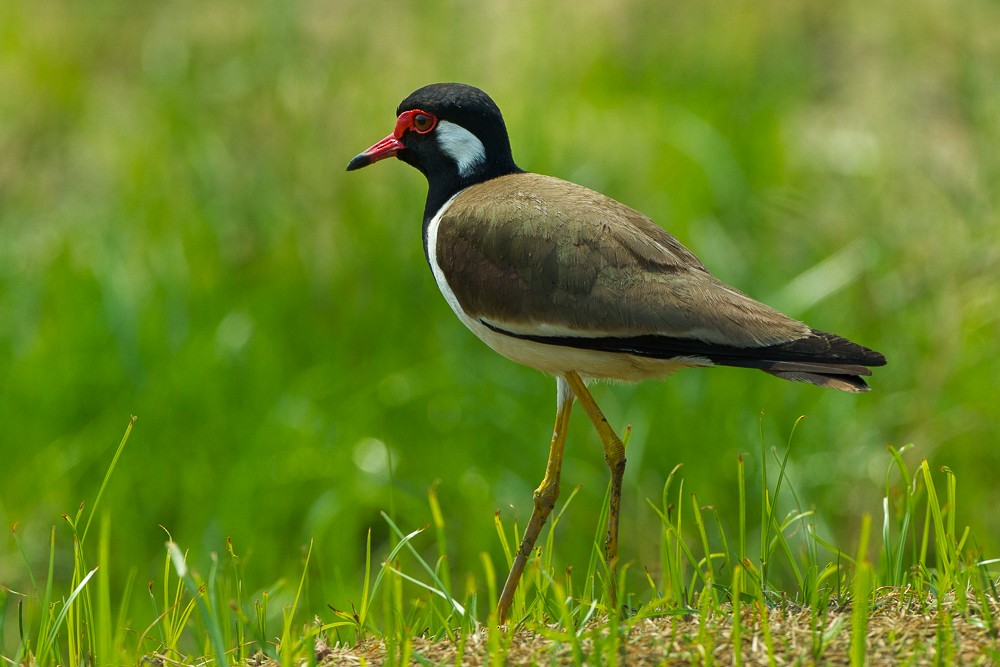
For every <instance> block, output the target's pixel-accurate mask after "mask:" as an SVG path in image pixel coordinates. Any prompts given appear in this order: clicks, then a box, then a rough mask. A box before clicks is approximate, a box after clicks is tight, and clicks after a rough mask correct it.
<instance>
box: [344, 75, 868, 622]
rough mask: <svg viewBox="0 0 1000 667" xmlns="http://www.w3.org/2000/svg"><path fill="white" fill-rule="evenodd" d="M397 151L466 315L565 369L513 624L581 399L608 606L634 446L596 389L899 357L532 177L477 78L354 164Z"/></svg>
mask: <svg viewBox="0 0 1000 667" xmlns="http://www.w3.org/2000/svg"><path fill="white" fill-rule="evenodd" d="M390 157H396V158H397V159H399V160H402V161H403V162H405V163H406V164H409V165H411V166H413V167H415V168H416V169H417V170H419V171H420V172H421V173H423V175H424V176H425V177H426V179H427V186H428V187H427V199H426V202H425V204H424V212H423V226H422V231H423V245H424V253H425V257H426V260H427V263H428V265H429V266H430V270H431V273H432V274H433V277H434V280H435V282H436V283H437V286H438V287H439V288H440V291H441V293H442V295H443V296H444V298H445V300H446V301H447V303H448V305H449V306H450V307H451V309H452V310H453V311H454V312H455V315H457V316H458V319H459V320H461V322H462V323H463V324H464V325H465V326H466V327H468V328H469V329H470V330H471V331H472V333H474V334H475V335H476V336H477V337H479V338H480V339H481V340H482V341H483V342H484V343H486V345H488V346H489V347H491V348H492V349H493V350H495V351H496V352H498V353H500V354H501V355H503V356H504V357H507V358H508V359H510V360H512V361H514V362H517V363H519V364H523V365H525V366H529V367H532V368H535V369H538V370H540V371H543V372H544V373H547V374H549V375H551V376H553V377H554V378H555V380H556V419H555V424H554V426H553V434H552V440H551V443H550V446H549V455H548V460H547V463H546V468H545V475H544V477H543V479H542V482H541V483H540V484H539V486H538V488H537V489H536V490H535V492H534V496H533V509H532V512H531V516H530V518H529V520H528V524H527V526H526V527H525V530H524V534H523V537H522V540H521V543H520V545H519V547H518V550H517V552H516V554H515V557H514V561H513V565H512V567H511V571H510V574H509V575H508V577H507V580H506V582H505V584H504V588H503V591H502V593H501V595H500V598H499V600H498V603H497V610H496V613H497V617H498V619H499V622H500V623H501V624H503V623H504V622H506V621H507V619H508V616H509V614H510V611H511V605H512V602H513V599H514V592H515V590H516V588H517V585H518V582H519V581H520V578H521V574H522V572H523V571H524V568H525V565H526V563H527V562H528V560H529V558H530V555H531V553H532V551H533V550H534V545H535V541H536V539H537V538H538V535H539V533H540V531H541V529H542V527H543V525H544V524H545V522H546V520H547V518H548V516H549V514H550V513H551V511H552V509H553V507H554V505H555V503H556V500H557V498H558V496H559V484H560V474H561V469H562V461H563V452H564V448H565V441H566V429H567V424H568V422H569V418H570V411H571V408H572V407H573V404H574V402H575V401H579V403H580V405H581V407H582V408H583V410H584V412H585V413H586V414H587V417H588V418H589V420H590V421H591V423H592V424H593V426H594V428H595V430H596V431H597V434H598V436H599V437H600V439H601V442H602V444H603V447H604V454H605V461H606V463H607V465H608V468H609V469H610V473H611V485H610V493H609V508H608V522H607V537H606V539H605V543H604V551H605V559H606V563H607V567H608V572H609V575H608V584H607V585H608V600H609V603H608V604H609V605H612V608H613V606H614V605H616V604H617V602H616V589H615V580H616V576H615V572H616V567H617V561H618V525H619V509H620V501H621V489H622V478H623V475H624V473H625V462H626V459H625V448H624V446H623V444H622V440H621V438H620V437H619V436H618V435H617V433H616V432H615V431H614V429H613V428H612V427H611V426H610V424H609V423H608V420H607V419H606V418H605V416H604V415H603V413H602V412H601V409H600V407H599V406H598V405H597V403H596V401H595V400H594V398H593V396H592V395H591V393H590V390H589V389H588V387H587V384H588V383H590V382H593V381H600V380H617V381H625V382H638V381H641V380H646V379H662V378H664V377H666V376H668V375H670V374H672V373H674V372H675V371H678V370H680V369H682V368H687V367H710V366H735V367H740V368H750V369H759V370H761V371H764V372H765V373H769V374H770V375H773V376H775V377H778V378H781V379H783V380H790V381H796V382H806V383H810V384H813V385H818V386H821V387H830V388H833V389H838V390H840V391H844V392H850V393H859V392H864V391H868V390H869V387H868V384H867V383H866V382H865V380H864V377H867V376H870V375H871V374H872V371H871V368H872V367H877V366H883V365H885V363H886V359H885V357H884V356H883V355H882V354H881V353H879V352H876V351H875V350H872V349H869V348H867V347H863V346H862V345H859V344H857V343H854V342H852V341H850V340H848V339H846V338H843V337H841V336H838V335H836V334H833V333H827V332H824V331H819V330H817V329H813V328H811V327H809V326H807V325H806V324H804V323H802V322H800V321H798V320H795V319H793V318H791V317H789V316H787V315H785V314H783V313H781V312H779V311H778V310H775V309H774V308H771V307H770V306H767V305H765V304H763V303H761V302H759V301H756V300H754V299H752V298H751V297H749V296H747V295H746V294H744V293H742V292H740V291H739V290H737V289H736V288H734V287H731V286H730V285H728V284H726V283H724V282H723V281H721V280H719V279H718V278H716V277H715V276H713V275H712V274H711V273H710V272H709V270H708V269H707V268H706V267H705V265H704V264H702V262H701V261H700V260H699V259H698V258H697V257H696V256H695V255H694V254H692V253H691V252H690V251H689V250H688V249H687V248H685V247H684V246H683V245H682V244H681V243H680V242H679V241H678V240H677V239H676V238H674V237H673V236H672V235H670V234H669V233H668V232H667V231H666V230H665V229H664V228H663V227H661V226H659V225H658V224H656V223H655V222H653V220H651V219H650V218H649V217H647V216H645V215H643V214H642V213H640V212H638V211H636V210H634V209H632V208H630V207H629V206H626V205H625V204H622V203H620V202H618V201H616V200H614V199H612V198H610V197H607V196H605V195H603V194H600V193H598V192H596V191H594V190H591V189H589V188H586V187H584V186H582V185H577V184H575V183H571V182H568V181H565V180H561V179H559V178H555V177H552V176H545V175H541V174H536V173H531V172H528V171H524V170H523V169H521V168H520V167H518V166H517V164H516V163H515V162H514V158H513V154H512V151H511V145H510V139H509V136H508V133H507V127H506V125H505V123H504V119H503V116H502V115H501V113H500V109H499V107H498V106H497V104H496V103H495V102H494V101H493V99H492V98H491V97H490V96H489V95H487V94H486V93H485V92H484V91H482V90H480V89H479V88H476V87H474V86H471V85H467V84H462V83H435V84H430V85H426V86H423V87H421V88H419V89H417V90H416V91H414V92H413V93H411V94H410V95H409V96H407V97H406V99H404V100H403V101H402V102H401V103H400V105H399V107H398V108H397V109H396V122H395V126H394V128H393V130H392V133H391V134H389V135H388V136H387V137H385V138H384V139H382V140H381V141H378V142H376V143H375V144H374V145H372V146H371V147H370V148H368V149H367V150H365V151H363V152H362V153H360V154H358V155H357V156H355V157H354V158H353V159H352V160H351V161H350V162H349V164H348V165H347V170H348V171H354V170H357V169H361V168H363V167H367V166H369V165H371V164H374V163H375V162H378V161H380V160H384V159H386V158H390Z"/></svg>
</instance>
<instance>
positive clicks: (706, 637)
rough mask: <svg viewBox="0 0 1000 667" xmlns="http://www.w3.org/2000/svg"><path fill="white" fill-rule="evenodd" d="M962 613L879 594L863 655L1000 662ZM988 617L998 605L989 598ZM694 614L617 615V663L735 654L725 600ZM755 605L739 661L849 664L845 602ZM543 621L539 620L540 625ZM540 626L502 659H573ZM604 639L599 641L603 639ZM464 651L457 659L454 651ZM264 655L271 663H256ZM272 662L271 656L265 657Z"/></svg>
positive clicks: (478, 641)
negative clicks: (819, 610)
mask: <svg viewBox="0 0 1000 667" xmlns="http://www.w3.org/2000/svg"><path fill="white" fill-rule="evenodd" d="M968 604H969V608H968V613H966V614H962V613H960V611H959V610H958V609H957V608H956V604H955V603H954V601H952V602H948V603H945V604H943V605H942V606H941V608H940V609H938V607H937V605H936V603H935V602H933V601H932V600H929V599H925V600H921V599H917V598H916V597H915V596H908V595H905V594H900V593H899V592H898V591H895V590H893V591H890V592H887V593H885V594H883V595H880V596H879V597H878V598H877V599H876V601H875V603H874V604H873V606H872V609H871V614H870V617H869V624H868V633H867V640H866V644H867V651H866V655H867V659H868V664H872V665H889V664H908V665H938V664H961V665H992V664H995V663H997V662H1000V642H998V639H997V637H998V630H1000V628H997V627H995V626H994V627H992V628H991V627H989V626H988V623H987V622H986V621H985V620H984V616H986V615H984V614H981V613H980V611H981V610H979V609H977V607H976V602H975V601H974V600H971V599H970V600H969V603H968ZM991 605H992V607H993V609H992V613H993V618H996V616H997V614H1000V605H998V603H997V602H996V601H995V600H993V601H991ZM720 609H721V611H722V613H719V614H713V615H712V616H711V618H708V619H707V622H705V623H704V624H702V622H701V619H700V618H699V617H698V615H694V614H692V615H685V616H661V617H658V618H650V619H645V620H641V621H638V622H634V623H626V624H623V633H624V636H623V638H622V641H621V643H620V651H619V657H620V664H627V665H663V664H668V665H673V664H676V665H686V664H715V665H733V664H740V662H737V660H736V659H735V658H736V656H735V654H734V651H733V625H732V616H731V614H727V613H726V612H727V611H729V612H731V607H730V606H728V605H725V606H723V607H721V608H720ZM762 621H763V619H762V618H761V616H760V612H759V609H758V608H757V607H748V608H746V609H745V612H744V614H743V615H742V621H741V632H740V635H741V637H742V639H741V642H740V643H741V658H742V660H741V663H742V664H744V665H768V664H775V665H802V664H805V665H809V664H824V665H846V664H850V642H851V609H850V607H849V606H843V607H840V608H835V609H830V610H828V612H827V613H826V614H825V615H824V616H823V617H821V618H817V617H816V616H815V614H814V613H813V612H811V611H810V610H809V609H807V608H804V607H798V606H793V605H782V606H777V607H774V608H770V609H768V610H767V619H766V621H767V622H766V624H765V623H764V622H762ZM765 625H766V627H767V628H768V629H769V630H770V636H771V640H772V641H771V642H770V643H771V644H772V648H771V649H769V648H768V643H769V642H768V641H767V639H766V636H767V635H766V632H765ZM543 630H544V629H543ZM607 631H608V625H607V623H606V621H603V620H602V621H597V622H594V623H592V624H591V625H590V626H588V628H587V629H586V630H584V632H583V633H582V636H583V637H586V638H583V639H582V640H581V645H582V648H583V653H584V658H585V662H586V663H590V664H607V663H608V662H609V660H608V656H603V655H596V656H595V655H593V654H592V652H591V649H592V647H593V640H592V639H590V638H589V637H591V636H593V635H594V634H595V633H597V634H600V635H604V634H606V633H607ZM547 634H548V633H545V632H536V631H532V630H520V631H518V632H517V633H516V634H515V635H514V636H513V637H511V638H509V647H508V649H507V653H506V656H505V661H504V663H505V664H511V665H529V664H573V663H574V656H573V650H572V647H571V646H570V645H569V644H568V643H566V642H561V641H557V640H553V639H552V638H551V637H549V636H547ZM601 643H602V644H603V643H604V642H601ZM407 649H408V651H410V653H409V659H408V660H407V662H408V663H409V664H432V665H444V664H449V665H453V664H462V665H489V664H495V657H496V656H495V655H494V654H492V653H491V650H490V647H489V632H488V631H487V630H485V629H484V630H480V631H479V632H478V633H476V634H473V635H471V636H469V637H467V639H466V641H465V645H464V647H460V646H459V645H457V644H455V643H452V642H449V641H433V640H430V639H423V638H417V639H414V640H413V642H412V645H411V646H410V647H407ZM460 651H461V653H462V657H461V661H460V662H458V656H459V653H460ZM400 658H401V655H400V651H397V652H396V654H395V655H390V654H388V653H387V649H386V645H385V643H384V642H382V641H375V640H373V641H369V642H366V643H363V644H361V645H358V646H337V647H328V646H325V645H322V646H320V647H318V651H317V662H319V663H320V664H322V665H362V664H376V665H377V664H383V663H386V662H391V663H398V662H399V661H400ZM262 664H263V665H267V664H269V663H262ZM270 664H271V665H274V664H276V663H270Z"/></svg>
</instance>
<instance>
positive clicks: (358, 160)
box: [347, 153, 372, 171]
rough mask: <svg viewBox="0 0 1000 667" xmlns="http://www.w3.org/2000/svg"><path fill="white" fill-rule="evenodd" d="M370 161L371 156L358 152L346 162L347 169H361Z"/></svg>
mask: <svg viewBox="0 0 1000 667" xmlns="http://www.w3.org/2000/svg"><path fill="white" fill-rule="evenodd" d="M371 163H372V159H371V157H369V156H368V155H367V154H366V153H359V154H358V155H355V156H354V159H353V160H351V161H350V162H348V163H347V171H354V170H355V169H361V168H362V167H367V166H368V165H370V164H371Z"/></svg>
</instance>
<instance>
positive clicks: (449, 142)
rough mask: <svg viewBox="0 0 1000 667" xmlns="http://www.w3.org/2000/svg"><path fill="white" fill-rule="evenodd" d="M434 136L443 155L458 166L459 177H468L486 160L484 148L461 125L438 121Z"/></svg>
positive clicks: (475, 137) (474, 136)
mask: <svg viewBox="0 0 1000 667" xmlns="http://www.w3.org/2000/svg"><path fill="white" fill-rule="evenodd" d="M434 134H435V136H436V137H437V142H438V145H439V146H440V147H441V150H442V151H444V154H445V155H447V156H448V157H450V158H451V159H452V160H454V161H455V164H456V165H458V175H459V176H461V177H463V178H464V177H466V176H468V175H469V174H470V173H471V172H472V170H473V169H474V168H475V167H476V165H477V164H479V163H480V162H483V161H484V160H486V147H485V146H483V142H482V141H480V140H479V137H477V136H476V135H474V134H473V133H472V132H469V131H468V130H467V129H465V128H464V127H462V126H461V125H456V124H455V123H449V122H448V121H446V120H442V121H438V124H437V130H436V131H435V133H434ZM442 210H444V209H443V208H442ZM439 215H440V212H439Z"/></svg>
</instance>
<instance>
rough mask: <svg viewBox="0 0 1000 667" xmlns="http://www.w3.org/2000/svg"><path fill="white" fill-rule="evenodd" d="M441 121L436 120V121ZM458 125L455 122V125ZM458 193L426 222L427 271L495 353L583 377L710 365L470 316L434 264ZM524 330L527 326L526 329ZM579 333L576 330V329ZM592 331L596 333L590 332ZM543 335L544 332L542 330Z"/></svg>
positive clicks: (628, 377)
mask: <svg viewBox="0 0 1000 667" xmlns="http://www.w3.org/2000/svg"><path fill="white" fill-rule="evenodd" d="M439 127H440V124H439ZM456 127H457V126H456ZM463 131H464V130H463ZM461 194H462V191H459V192H458V193H457V194H455V195H453V196H452V198H451V199H449V200H448V201H446V202H445V203H444V205H443V206H442V207H441V208H440V209H438V212H437V213H436V214H435V215H434V217H433V218H431V221H430V223H429V224H428V225H427V259H428V260H429V262H430V265H431V272H432V273H433V274H434V280H435V282H437V286H438V289H440V290H441V294H442V295H443V296H444V299H445V301H447V302H448V305H449V306H451V309H452V310H453V311H454V312H455V315H457V316H458V319H460V320H461V321H462V324H464V325H465V326H466V327H467V328H468V329H469V330H470V331H471V332H472V333H474V334H476V336H477V337H478V338H479V339H480V340H481V341H483V342H484V343H486V344H487V345H489V346H490V347H491V348H493V349H494V350H495V351H496V352H498V353H499V354H502V355H503V356H505V357H507V358H508V359H510V360H511V361H515V362H517V363H519V364H523V365H525V366H530V367H532V368H537V369H538V370H540V371H543V372H545V373H550V374H552V375H555V376H557V377H559V376H562V375H565V374H566V373H567V372H569V371H576V372H577V373H579V374H580V375H582V376H584V377H585V378H597V379H612V380H625V381H629V382H638V381H639V380H643V379H646V378H660V377H664V376H666V375H669V374H671V373H673V372H674V371H676V370H679V369H681V368H685V367H688V366H712V365H713V364H712V362H711V361H709V360H708V359H704V358H701V357H691V358H679V359H651V358H649V357H640V356H636V355H632V354H622V353H618V352H598V351H595V350H585V349H579V348H573V347H562V346H559V345H549V344H546V343H539V342H536V341H530V340H524V339H522V338H515V337H513V336H507V335H504V334H502V333H498V332H496V331H494V330H493V329H490V328H489V327H488V326H486V325H485V324H483V322H481V321H480V320H478V319H476V318H474V317H470V316H469V315H468V313H466V312H465V310H464V309H463V308H462V304H460V303H459V302H458V297H457V296H455V293H454V292H453V291H452V289H451V287H450V286H449V285H448V281H447V280H446V279H445V275H444V271H443V270H442V269H441V265H440V264H438V258H437V237H438V228H439V226H440V224H441V218H442V217H443V216H444V214H445V212H446V211H447V210H448V207H449V206H451V203H452V202H453V201H454V200H455V197H458V196H459V195H461ZM490 324H492V325H493V326H495V327H498V328H500V329H504V330H507V331H516V332H518V333H522V331H523V329H524V327H516V326H512V325H511V324H508V323H504V322H501V321H491V322H490ZM539 329H541V330H543V331H544V330H548V331H552V332H553V333H555V332H561V327H559V326H557V325H549V324H544V323H541V324H540V325H538V328H537V329H535V331H536V332H537V331H538V330H539ZM524 333H527V332H524ZM574 333H575V334H576V335H580V332H579V331H577V332H574ZM594 334H595V337H600V334H599V333H597V332H594ZM543 335H544V334H543Z"/></svg>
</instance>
